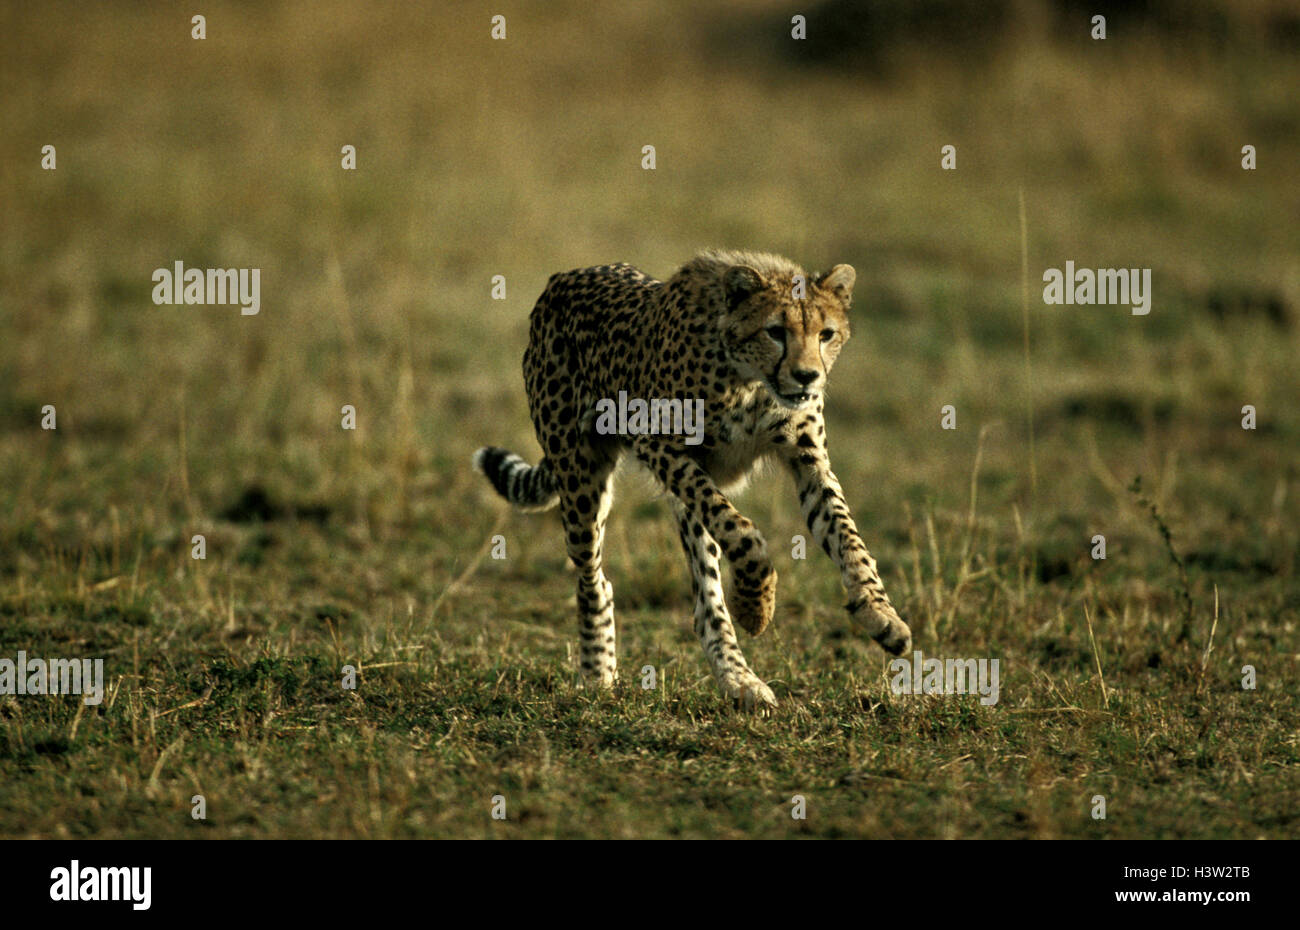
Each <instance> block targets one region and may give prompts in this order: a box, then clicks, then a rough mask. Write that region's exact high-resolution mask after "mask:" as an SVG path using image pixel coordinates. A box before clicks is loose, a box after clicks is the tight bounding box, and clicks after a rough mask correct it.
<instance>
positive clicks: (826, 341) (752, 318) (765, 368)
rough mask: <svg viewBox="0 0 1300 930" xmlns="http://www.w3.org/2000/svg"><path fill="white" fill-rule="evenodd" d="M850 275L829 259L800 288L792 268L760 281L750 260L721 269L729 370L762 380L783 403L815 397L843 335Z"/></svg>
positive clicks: (852, 274) (850, 291)
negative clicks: (825, 269)
mask: <svg viewBox="0 0 1300 930" xmlns="http://www.w3.org/2000/svg"><path fill="white" fill-rule="evenodd" d="M856 277H857V274H856V272H854V270H853V268H852V266H850V265H836V266H835V267H834V268H832V269H831V270H830V271H828V272H826V273H825V274H823V275H821V276H820V277H814V278H809V279H808V280H806V281H803V282H802V286H801V282H800V281H799V280H798V279H796V277H795V276H794V275H793V274H782V275H779V276H778V275H770V276H769V278H768V279H765V278H764V277H763V276H762V275H761V274H759V273H758V271H756V270H755V269H754V268H752V267H750V266H749V265H732V266H731V267H730V268H728V269H727V270H726V271H725V272H723V275H722V288H723V292H724V294H725V297H726V312H725V315H724V317H723V320H722V336H723V344H724V345H725V346H726V350H727V355H728V357H729V359H730V361H731V363H732V365H733V366H734V368H735V370H736V373H737V374H738V375H740V376H741V377H742V378H745V379H746V380H751V381H761V382H763V384H764V385H766V386H767V389H768V390H769V391H771V392H772V395H773V397H774V398H775V399H776V400H777V402H778V403H780V404H781V405H782V406H785V407H792V408H797V407H803V406H805V405H809V404H812V403H813V402H815V401H816V400H817V398H819V397H820V396H821V392H822V390H823V389H824V388H825V386H826V376H827V375H828V374H829V373H830V370H831V366H832V365H833V364H835V358H836V356H838V355H839V354H840V349H842V348H843V347H844V343H845V342H847V341H848V338H849V313H848V311H849V304H850V302H851V300H852V297H853V282H854V280H855V279H856Z"/></svg>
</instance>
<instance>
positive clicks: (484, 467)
mask: <svg viewBox="0 0 1300 930" xmlns="http://www.w3.org/2000/svg"><path fill="white" fill-rule="evenodd" d="M474 470H475V471H477V472H479V473H480V474H482V475H483V476H484V477H485V478H487V480H488V481H490V482H492V487H494V488H496V489H497V493H498V494H500V495H501V496H502V497H504V498H505V499H506V500H508V501H510V503H512V504H514V505H515V506H516V507H518V508H519V509H521V510H547V509H549V508H551V507H554V506H555V505H556V504H557V503H559V500H560V495H559V493H558V492H557V491H556V490H555V475H554V474H553V473H552V472H551V465H550V463H549V462H547V461H546V459H542V460H541V461H540V462H538V463H537V464H536V465H529V464H528V463H527V462H525V461H524V460H523V459H521V458H520V457H519V456H517V455H515V454H514V453H513V452H508V451H507V450H505V449H498V448H496V447H495V446H484V447H483V448H482V449H479V450H478V451H477V452H475V453H474Z"/></svg>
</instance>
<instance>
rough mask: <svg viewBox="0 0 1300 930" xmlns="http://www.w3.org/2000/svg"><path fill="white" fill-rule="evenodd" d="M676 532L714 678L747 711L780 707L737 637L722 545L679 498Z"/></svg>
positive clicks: (761, 711)
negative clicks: (722, 563) (720, 550)
mask: <svg viewBox="0 0 1300 930" xmlns="http://www.w3.org/2000/svg"><path fill="white" fill-rule="evenodd" d="M673 513H674V515H675V516H676V517H677V531H678V533H679V534H680V536H681V539H682V549H683V550H685V552H686V561H687V563H688V564H689V566H690V569H691V590H692V591H693V592H694V594H695V635H696V636H698V637H699V638H700V645H701V646H703V647H704V656H705V658H706V659H708V662H709V667H710V668H711V669H712V670H713V677H714V678H715V679H717V682H718V684H719V685H720V686H721V688H722V690H723V692H724V693H725V694H726V695H727V696H728V697H730V698H732V699H733V700H734V701H736V703H737V704H738V705H739V706H740V707H741V709H743V710H746V711H749V712H757V713H759V714H766V713H767V712H768V711H770V710H771V709H772V708H774V707H776V697H775V695H773V694H772V689H771V688H769V687H768V686H767V683H766V682H764V681H763V680H762V679H761V678H759V677H758V676H757V675H755V674H754V672H753V670H752V669H750V667H749V664H748V663H747V662H746V661H745V656H744V654H743V653H742V652H741V651H740V644H739V643H737V642H736V631H735V629H733V628H732V626H731V618H730V617H729V616H728V615H727V604H726V601H725V600H724V598H723V594H722V583H721V580H720V577H719V571H718V567H719V566H718V547H717V545H716V544H715V543H714V541H713V539H712V537H710V535H709V533H708V530H706V529H704V525H703V524H702V523H701V522H700V521H699V520H698V519H696V518H695V517H693V516H692V515H691V513H690V511H688V510H687V508H686V506H685V505H684V504H683V503H682V502H681V501H680V500H679V499H677V498H674V499H673Z"/></svg>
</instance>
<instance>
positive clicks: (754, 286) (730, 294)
mask: <svg viewBox="0 0 1300 930" xmlns="http://www.w3.org/2000/svg"><path fill="white" fill-rule="evenodd" d="M722 289H723V290H724V291H725V292H726V294H727V309H728V310H735V309H736V308H737V307H739V306H740V305H741V304H742V303H743V302H744V301H745V299H746V298H748V297H752V296H753V295H754V294H757V293H758V292H759V291H761V290H762V289H763V278H762V276H761V275H760V274H759V273H758V272H757V271H755V270H754V269H753V268H750V267H749V266H748V265H732V266H731V267H730V268H728V269H727V271H726V273H725V274H724V275H723V276H722Z"/></svg>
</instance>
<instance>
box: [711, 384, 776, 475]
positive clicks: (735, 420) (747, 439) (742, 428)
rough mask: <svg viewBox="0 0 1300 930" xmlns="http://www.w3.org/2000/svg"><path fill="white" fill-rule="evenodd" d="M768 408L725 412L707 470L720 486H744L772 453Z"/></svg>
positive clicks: (758, 406) (747, 407) (760, 406)
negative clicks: (759, 465)
mask: <svg viewBox="0 0 1300 930" xmlns="http://www.w3.org/2000/svg"><path fill="white" fill-rule="evenodd" d="M767 413H768V410H767V405H766V404H763V403H750V404H746V405H744V406H742V407H738V408H733V409H730V410H727V411H725V412H723V413H722V415H721V416H720V417H719V419H718V424H717V429H716V432H715V433H714V438H715V442H714V446H713V448H712V449H711V450H710V451H709V455H708V458H707V459H706V461H705V468H706V469H707V470H708V472H709V474H710V475H712V476H713V480H714V481H716V482H717V483H718V485H719V486H720V487H723V488H724V489H725V488H732V487H733V486H741V485H743V484H744V482H745V480H746V479H747V478H748V477H749V474H750V472H751V471H753V469H754V467H755V466H756V465H757V464H758V463H759V462H760V461H761V460H762V459H763V458H764V457H765V456H766V455H767V454H768V453H770V452H771V451H772V445H771V429H770V425H769V424H768V423H767V422H766V421H767V419H768V417H767V415H766V414H767Z"/></svg>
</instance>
